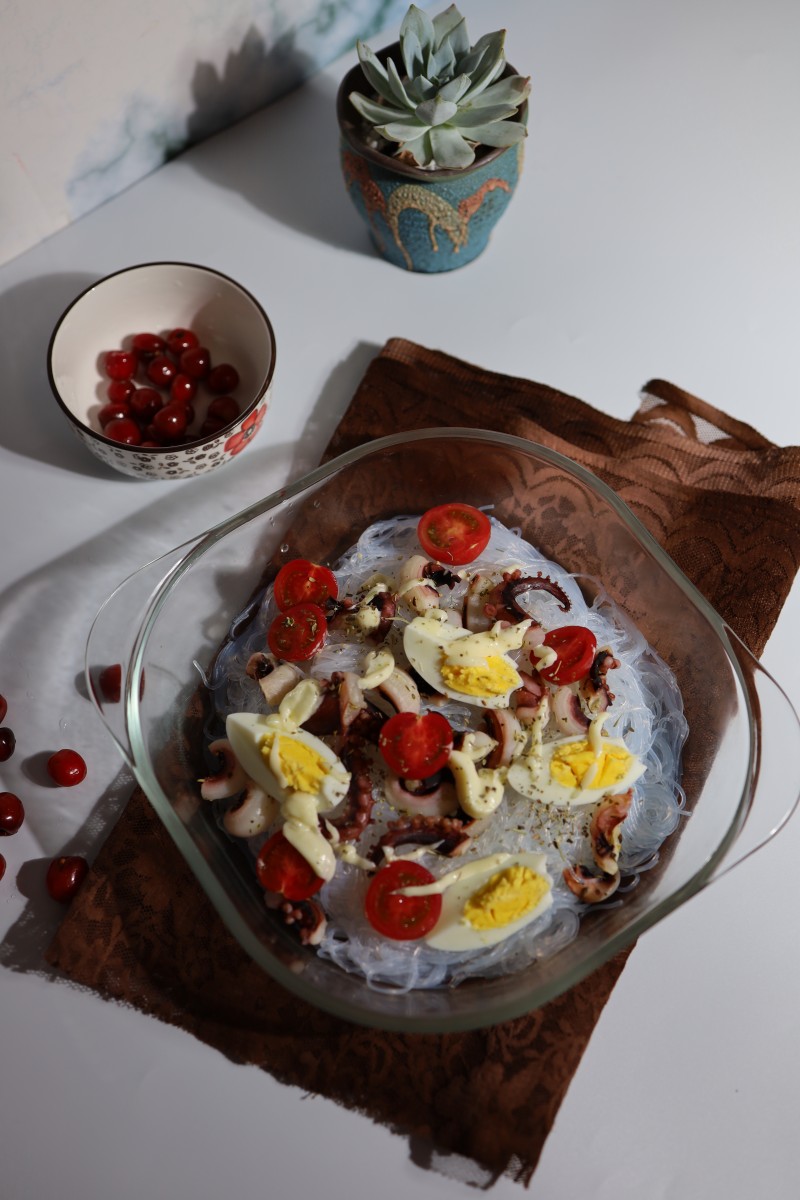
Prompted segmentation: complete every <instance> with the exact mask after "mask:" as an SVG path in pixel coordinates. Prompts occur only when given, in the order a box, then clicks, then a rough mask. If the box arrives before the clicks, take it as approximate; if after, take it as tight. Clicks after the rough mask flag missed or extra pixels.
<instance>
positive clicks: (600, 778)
mask: <svg viewBox="0 0 800 1200" xmlns="http://www.w3.org/2000/svg"><path fill="white" fill-rule="evenodd" d="M632 761H633V755H632V754H629V753H628V751H627V750H625V749H624V747H622V746H607V747H603V749H601V750H600V751H599V752H598V754H597V755H595V753H594V751H593V750H592V747H591V746H590V745H589V742H588V741H586V740H585V739H584V740H582V741H577V742H568V743H567V744H566V745H565V746H559V747H558V748H557V749H555V750H554V751H553V757H552V759H551V760H550V776H551V778H552V779H555V781H556V782H557V783H560V784H563V786H564V787H568V788H576V787H580V786H581V783H582V782H583V778H584V776H585V775H586V772H587V771H589V770H590V768H592V767H593V766H594V764H595V763H596V764H597V770H596V771H594V773H593V774H592V775H591V776H590V777H589V780H588V783H589V786H590V787H592V788H593V789H594V788H598V789H599V788H602V789H603V790H605V789H607V788H612V787H615V786H616V784H618V783H619V781H620V780H621V779H623V778H624V777H625V775H626V774H627V773H628V770H629V768H630V765H631V763H632Z"/></svg>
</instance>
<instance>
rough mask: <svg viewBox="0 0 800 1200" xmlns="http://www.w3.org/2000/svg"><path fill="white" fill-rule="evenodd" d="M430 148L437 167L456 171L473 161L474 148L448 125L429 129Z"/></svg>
mask: <svg viewBox="0 0 800 1200" xmlns="http://www.w3.org/2000/svg"><path fill="white" fill-rule="evenodd" d="M431 149H432V150H433V156H434V158H435V159H436V165H437V166H439V167H447V168H449V169H451V170H456V171H457V170H460V169H461V168H462V167H469V166H470V165H471V164H472V163H473V162H474V161H475V150H474V148H473V147H472V146H470V144H469V142H468V141H467V139H466V138H465V137H462V135H461V134H460V133H459V132H458V130H457V129H453V128H451V127H450V126H437V127H436V128H435V129H432V130H431Z"/></svg>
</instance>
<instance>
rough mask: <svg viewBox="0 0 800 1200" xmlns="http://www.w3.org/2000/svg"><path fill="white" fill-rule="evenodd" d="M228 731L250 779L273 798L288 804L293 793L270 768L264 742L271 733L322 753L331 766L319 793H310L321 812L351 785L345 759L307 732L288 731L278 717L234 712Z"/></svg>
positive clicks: (334, 803) (340, 797) (230, 717)
mask: <svg viewBox="0 0 800 1200" xmlns="http://www.w3.org/2000/svg"><path fill="white" fill-rule="evenodd" d="M225 732H226V734H227V737H228V741H229V742H230V744H231V747H232V749H233V753H234V755H235V756H236V759H237V761H238V762H239V763H240V764H241V766H242V767H243V769H244V770H245V772H246V773H247V774H248V775H249V776H250V778H251V779H253V780H255V782H256V783H257V784H258V785H259V786H260V787H262V788H263V789H264V791H266V792H267V793H268V794H269V795H270V796H274V797H275V798H276V799H278V800H281V801H285V800H286V799H288V798H289V796H290V795H291V792H290V791H289V790H288V789H287V788H286V787H285V785H284V782H283V781H282V780H281V779H279V778H278V776H277V775H276V774H275V772H274V771H273V770H272V768H271V767H270V764H269V761H268V760H267V759H266V758H265V757H264V755H263V754H262V753H261V748H260V747H261V743H262V742H263V740H264V737H265V735H267V734H271V735H274V736H275V737H280V738H288V739H289V740H290V741H295V742H300V743H301V744H302V745H304V746H306V747H307V748H308V749H309V750H312V751H314V753H315V754H318V755H319V756H320V758H321V759H322V760H323V762H324V763H325V764H326V765H328V767H329V769H328V771H327V772H326V774H325V777H324V778H323V780H322V782H321V784H320V786H319V788H318V789H317V790H316V792H314V793H309V794H312V795H313V796H314V799H315V800H316V802H317V806H318V807H319V808H320V809H328V808H333V807H334V806H335V805H336V804H338V803H339V802H340V801H341V800H343V799H344V796H345V794H346V792H347V788H348V785H349V783H350V774H349V772H348V771H347V769H346V768H345V766H344V764H343V763H342V761H341V759H339V758H338V757H337V756H336V755H335V754H334V752H333V751H332V750H331V749H330V747H328V746H326V745H325V743H324V742H323V741H322V740H321V739H320V738H318V737H315V736H314V734H313V733H308V732H306V730H305V729H296V728H287V727H286V726H283V725H281V724H280V723H279V722H278V721H277V720H276V719H275V717H274V716H273V717H268V716H264V715H263V714H261V713H249V712H239V713H231V714H230V716H229V717H228V719H227V721H226V723H225Z"/></svg>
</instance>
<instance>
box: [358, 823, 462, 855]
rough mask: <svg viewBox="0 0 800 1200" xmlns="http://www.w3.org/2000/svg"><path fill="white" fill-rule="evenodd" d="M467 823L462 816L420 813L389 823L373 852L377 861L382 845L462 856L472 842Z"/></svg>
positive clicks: (381, 852) (381, 851)
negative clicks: (424, 847)
mask: <svg viewBox="0 0 800 1200" xmlns="http://www.w3.org/2000/svg"><path fill="white" fill-rule="evenodd" d="M469 823H470V822H469V820H468V819H467V820H464V819H463V818H462V817H458V816H455V817H426V816H423V815H422V814H420V813H415V814H414V816H409V817H400V818H399V819H398V820H397V821H391V822H390V823H389V827H388V829H387V831H386V833H384V834H383V836H382V837H381V838H380V840H379V842H378V845H377V846H376V847H375V849H374V850H373V852H372V858H373V861H375V862H380V859H381V856H382V854H383V848H384V846H392V847H394V846H405V845H414V846H432V845H435V846H437V849H438V851H439V853H440V854H444V855H447V856H448V857H452V856H453V855H457V854H463V853H464V851H465V850H466V848H467V846H468V845H469V844H470V841H471V840H472V839H471V837H470V835H469V833H468V832H467V828H466V827H467V825H468V824H469Z"/></svg>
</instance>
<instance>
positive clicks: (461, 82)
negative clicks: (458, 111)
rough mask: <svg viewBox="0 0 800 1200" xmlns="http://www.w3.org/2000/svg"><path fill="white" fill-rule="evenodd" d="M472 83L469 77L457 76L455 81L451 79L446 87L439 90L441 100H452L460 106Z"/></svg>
mask: <svg viewBox="0 0 800 1200" xmlns="http://www.w3.org/2000/svg"><path fill="white" fill-rule="evenodd" d="M471 82H472V80H471V79H470V77H469V75H456V77H455V79H451V80H450V82H449V83H446V84H445V85H444V87H442V88H439V99H440V100H452V101H453V103H454V104H458V102H459V100H460V99H461V97H462V96H463V95H464V93H465V92H466V91H467V90H468V89H469V85H470V83H471Z"/></svg>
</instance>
